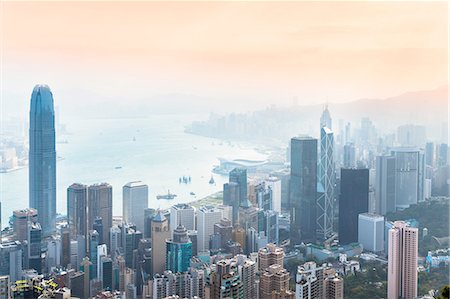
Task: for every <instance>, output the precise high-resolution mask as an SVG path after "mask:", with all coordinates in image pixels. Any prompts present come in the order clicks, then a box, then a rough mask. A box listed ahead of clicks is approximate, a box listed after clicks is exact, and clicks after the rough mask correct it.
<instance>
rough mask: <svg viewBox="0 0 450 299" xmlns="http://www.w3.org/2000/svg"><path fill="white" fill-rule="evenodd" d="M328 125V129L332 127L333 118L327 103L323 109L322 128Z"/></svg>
mask: <svg viewBox="0 0 450 299" xmlns="http://www.w3.org/2000/svg"><path fill="white" fill-rule="evenodd" d="M323 127H327V128H328V129H330V130H331V129H332V128H333V127H332V120H331V115H330V111H329V110H328V105H326V106H325V107H324V109H323V111H322V115H321V116H320V128H323Z"/></svg>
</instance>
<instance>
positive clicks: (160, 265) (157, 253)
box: [151, 211, 170, 275]
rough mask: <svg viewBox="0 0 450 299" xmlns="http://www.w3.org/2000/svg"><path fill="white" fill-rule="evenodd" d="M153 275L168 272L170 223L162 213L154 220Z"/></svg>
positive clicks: (152, 225)
mask: <svg viewBox="0 0 450 299" xmlns="http://www.w3.org/2000/svg"><path fill="white" fill-rule="evenodd" d="M151 227H152V272H153V273H152V274H153V275H155V274H157V273H159V274H162V273H164V271H165V270H166V240H167V239H170V229H169V221H168V220H167V218H166V217H164V215H163V214H162V213H161V211H160V212H158V214H157V215H156V216H155V217H154V218H153V219H152V224H151Z"/></svg>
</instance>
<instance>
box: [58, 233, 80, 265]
mask: <svg viewBox="0 0 450 299" xmlns="http://www.w3.org/2000/svg"><path fill="white" fill-rule="evenodd" d="M70 259H71V243H70V231H69V228H68V227H67V226H63V227H61V266H63V267H65V268H67V267H68V265H69V264H70ZM75 269H76V268H75Z"/></svg>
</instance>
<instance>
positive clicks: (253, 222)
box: [239, 199, 260, 229]
mask: <svg viewBox="0 0 450 299" xmlns="http://www.w3.org/2000/svg"><path fill="white" fill-rule="evenodd" d="M259 211H260V209H258V208H257V207H254V206H253V205H252V204H251V202H250V201H249V200H248V199H247V200H245V201H242V202H241V206H240V207H239V224H240V225H241V226H242V227H243V228H245V229H249V228H250V227H253V228H255V229H258V227H259V223H258V220H259V219H258V215H259Z"/></svg>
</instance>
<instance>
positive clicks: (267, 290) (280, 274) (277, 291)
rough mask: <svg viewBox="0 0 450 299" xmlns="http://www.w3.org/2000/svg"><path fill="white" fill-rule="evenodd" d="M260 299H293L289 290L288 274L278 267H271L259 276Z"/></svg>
mask: <svg viewBox="0 0 450 299" xmlns="http://www.w3.org/2000/svg"><path fill="white" fill-rule="evenodd" d="M259 279H260V281H259V296H260V298H286V299H288V298H292V299H294V298H295V293H294V292H292V291H291V290H289V272H288V271H287V270H286V269H284V268H283V266H280V265H271V266H269V267H268V268H266V269H265V270H263V271H262V273H261V274H260V276H259Z"/></svg>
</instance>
